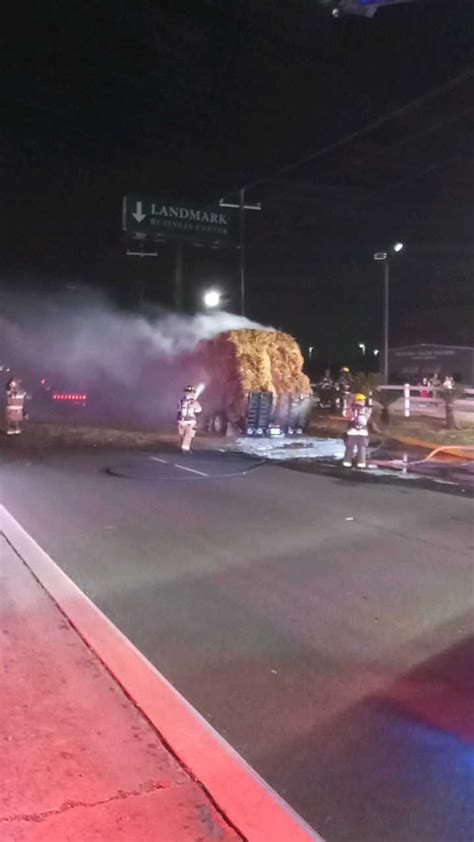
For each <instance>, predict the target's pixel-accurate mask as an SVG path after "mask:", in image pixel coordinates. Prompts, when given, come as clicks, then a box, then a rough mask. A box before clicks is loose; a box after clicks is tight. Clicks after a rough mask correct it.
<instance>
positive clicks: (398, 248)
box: [393, 243, 403, 251]
mask: <svg viewBox="0 0 474 842" xmlns="http://www.w3.org/2000/svg"><path fill="white" fill-rule="evenodd" d="M402 248H403V243H394V244H393V250H394V251H401V250H402Z"/></svg>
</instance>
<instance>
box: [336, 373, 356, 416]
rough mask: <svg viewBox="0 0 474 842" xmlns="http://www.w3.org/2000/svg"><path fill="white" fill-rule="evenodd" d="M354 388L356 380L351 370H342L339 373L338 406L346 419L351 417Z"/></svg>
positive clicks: (337, 384)
mask: <svg viewBox="0 0 474 842" xmlns="http://www.w3.org/2000/svg"><path fill="white" fill-rule="evenodd" d="M353 386H354V380H353V377H352V375H351V372H350V369H348V368H347V367H346V366H344V368H341V371H340V372H339V379H338V380H337V381H336V384H335V388H336V395H337V397H336V406H337V409H338V410H339V412H340V413H341V415H342V416H343V417H344V418H349V417H350V409H351V395H352V389H353Z"/></svg>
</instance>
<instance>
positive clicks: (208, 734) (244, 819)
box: [0, 506, 323, 842]
mask: <svg viewBox="0 0 474 842" xmlns="http://www.w3.org/2000/svg"><path fill="white" fill-rule="evenodd" d="M0 531H1V532H2V533H3V535H4V536H5V537H6V539H7V541H8V542H9V543H10V544H11V546H12V547H13V549H14V550H15V552H16V553H17V555H19V556H20V558H21V559H22V560H23V561H24V563H25V564H26V565H27V567H28V568H29V569H30V570H31V572H32V573H33V575H34V576H35V578H36V579H37V580H38V581H39V583H40V584H41V585H42V586H43V588H44V589H45V590H46V591H47V592H48V593H49V594H50V596H51V597H52V598H53V600H54V601H55V602H56V604H57V605H58V607H59V608H60V610H61V611H62V612H63V613H64V615H65V616H66V617H67V618H68V620H69V621H70V623H71V625H72V626H73V627H74V629H75V630H76V631H77V633H78V634H79V635H80V636H81V637H82V639H83V640H84V641H85V643H86V644H87V645H88V646H89V647H90V649H91V650H92V651H93V652H94V653H95V654H96V656H97V657H98V658H99V660H100V661H101V662H102V663H103V664H104V666H105V667H106V668H107V670H108V671H109V672H110V673H111V675H112V676H113V678H114V679H115V681H117V683H118V684H119V685H120V686H121V687H122V688H123V690H124V691H125V693H126V694H127V695H128V696H129V697H130V698H131V699H132V701H133V702H134V703H135V704H136V706H137V707H138V708H139V709H140V710H141V711H142V713H143V714H144V716H145V717H146V718H147V719H148V720H149V722H151V724H152V725H153V727H154V728H155V729H156V731H157V732H158V733H159V735H160V736H161V738H162V739H163V741H164V743H165V744H166V745H168V746H169V748H170V749H171V751H172V752H173V753H174V754H175V755H176V757H177V758H178V759H179V760H180V762H181V763H182V765H183V766H184V767H185V768H186V769H187V770H188V771H189V772H190V774H191V775H192V776H193V777H194V778H195V780H196V781H198V782H199V783H200V784H201V785H202V786H203V787H204V788H205V790H206V791H207V793H208V795H209V796H210V798H211V799H212V801H213V802H214V804H215V805H216V806H217V808H218V809H219V810H220V811H221V813H222V814H223V815H224V816H225V818H226V819H227V821H228V822H229V823H230V824H231V825H233V827H234V828H235V829H236V830H237V831H238V832H239V833H240V834H241V835H242V836H243V838H244V839H245V840H246V842H290V840H291V842H323V840H322V838H321V837H320V836H319V835H318V834H317V833H316V832H315V831H313V830H312V829H311V828H310V827H309V825H308V824H306V822H305V821H304V820H303V819H302V818H301V817H300V816H299V815H298V814H297V813H296V812H295V811H294V810H293V809H292V808H291V807H290V806H289V805H288V804H287V803H286V802H285V801H284V800H283V799H282V798H280V796H279V795H278V794H277V793H276V792H275V791H274V790H272V789H271V787H270V786H269V785H268V784H267V783H265V781H264V780H263V779H262V778H261V777H260V776H259V775H258V774H257V772H255V771H254V769H252V768H251V767H250V766H249V765H248V764H247V763H246V762H245V760H243V758H242V757H240V755H239V754H237V752H236V751H235V750H234V749H233V748H232V747H231V746H230V745H229V744H228V743H227V742H226V741H225V740H224V739H223V738H222V737H221V736H220V735H219V734H218V733H217V731H215V730H214V729H213V728H212V726H210V725H209V723H208V722H206V720H205V719H204V718H203V717H202V716H201V715H200V714H199V713H198V711H196V710H195V708H193V707H192V705H190V704H189V702H187V701H186V699H185V698H184V697H183V696H181V694H180V693H178V691H177V690H175V688H174V687H173V686H172V685H171V684H170V683H169V682H168V681H167V680H166V678H165V677H164V676H163V675H161V673H159V672H158V670H157V669H156V668H155V667H154V666H153V665H152V664H151V663H150V662H149V661H148V660H147V659H146V658H145V657H144V655H142V653H141V652H140V651H139V650H138V649H136V647H135V646H134V645H133V644H132V643H131V642H130V641H129V640H128V638H126V637H125V635H123V634H122V632H121V631H119V629H118V628H117V627H116V626H115V625H114V624H113V623H112V622H111V621H110V620H109V619H108V618H107V617H106V616H105V615H104V614H103V613H102V612H101V611H100V610H99V609H98V608H97V606H96V605H94V603H93V602H92V601H91V600H90V599H89V598H88V597H87V596H86V595H85V594H84V593H83V592H82V591H81V590H80V588H78V587H77V585H75V584H74V582H73V581H72V580H71V579H70V578H69V577H68V576H67V575H66V574H65V573H64V571H63V570H61V568H60V567H58V565H57V564H56V563H55V562H54V561H53V559H51V558H50V556H48V555H47V553H46V552H45V551H44V550H43V549H42V548H41V547H40V546H39V545H38V544H37V543H36V541H35V540H34V539H33V538H32V537H31V535H29V534H28V532H26V530H25V529H23V527H22V526H21V525H20V524H19V523H18V522H17V521H16V520H15V518H14V517H13V516H12V515H11V514H10V513H9V512H8V511H7V509H6V508H5V507H4V506H0Z"/></svg>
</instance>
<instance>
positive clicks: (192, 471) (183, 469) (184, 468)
mask: <svg viewBox="0 0 474 842" xmlns="http://www.w3.org/2000/svg"><path fill="white" fill-rule="evenodd" d="M174 467H175V468H179V469H180V470H181V471H189V472H190V473H191V474H199V476H200V477H208V476H209V474H205V473H203V471H196V469H195V468H186V467H185V466H184V465H175V466H174Z"/></svg>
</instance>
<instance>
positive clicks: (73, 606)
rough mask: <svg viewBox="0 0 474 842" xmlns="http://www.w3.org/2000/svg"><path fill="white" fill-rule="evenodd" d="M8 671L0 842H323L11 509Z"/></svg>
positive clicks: (4, 550) (3, 574)
mask: <svg viewBox="0 0 474 842" xmlns="http://www.w3.org/2000/svg"><path fill="white" fill-rule="evenodd" d="M13 548H14V549H13ZM0 666H1V671H2V689H1V693H0V699H1V703H0V746H1V760H0V769H1V773H0V840H1V842H116V840H123V842H311V840H315V841H316V842H322V840H321V838H320V837H319V836H318V834H317V833H316V832H314V831H313V830H312V829H311V828H309V827H308V825H306V824H305V822H304V821H303V820H302V819H301V818H300V817H299V816H298V815H297V814H296V813H294V811H293V810H291V808H290V807H289V806H288V805H287V804H286V803H285V802H284V801H283V800H282V799H281V798H279V796H278V795H277V794H276V793H275V792H274V791H273V790H271V789H270V787H268V786H267V785H266V784H265V782H264V781H262V779H261V778H259V776H258V775H257V774H256V773H255V772H254V770H253V769H251V768H250V767H249V766H248V765H247V764H246V763H245V761H244V760H243V759H242V758H241V757H240V756H239V755H238V754H236V752H235V751H234V750H233V749H232V748H231V746H229V745H228V744H227V743H226V742H225V741H224V740H223V739H222V738H221V737H220V736H219V735H218V734H217V733H216V732H215V731H214V730H213V729H212V728H211V726H209V725H208V723H207V722H205V720H203V719H202V717H200V715H199V714H198V712H197V711H196V710H194V708H192V707H191V706H190V705H189V704H188V702H186V700H185V699H183V697H182V696H180V694H179V693H178V692H177V691H176V690H175V689H174V688H173V687H172V686H171V685H170V684H169V683H168V682H167V681H166V679H165V678H164V677H163V676H162V675H161V674H160V673H159V672H158V671H157V670H156V669H155V668H154V667H153V666H152V665H151V664H150V663H149V662H148V661H147V660H146V658H144V656H143V655H142V654H141V653H140V652H138V650H136V649H135V647H134V646H133V645H132V644H131V643H130V641H129V640H127V638H125V637H124V636H123V635H122V634H121V632H120V631H119V630H118V629H117V628H116V627H115V626H114V625H113V624H112V623H111V622H110V621H109V620H108V619H107V618H106V617H105V616H104V615H103V614H102V613H101V612H100V611H99V609H97V607H96V606H95V605H94V604H93V603H92V602H91V601H90V600H89V599H88V598H87V596H85V594H83V593H82V592H81V591H80V590H79V589H78V588H77V586H76V585H75V584H74V583H73V582H72V581H71V580H70V579H69V578H68V577H67V576H66V574H65V573H63V571H62V570H61V569H60V568H59V567H58V566H57V565H56V564H55V563H54V561H53V560H52V559H51V558H50V557H49V556H47V554H46V553H45V552H44V551H43V550H42V549H41V548H40V547H39V546H38V545H37V544H36V542H35V541H34V539H33V538H32V537H31V536H30V535H29V534H28V533H27V532H26V531H25V530H24V529H23V528H22V526H21V525H20V524H19V523H18V522H17V521H16V520H15V519H14V518H13V517H12V515H11V514H10V513H9V512H8V511H7V510H6V509H5V508H4V507H3V506H0Z"/></svg>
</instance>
